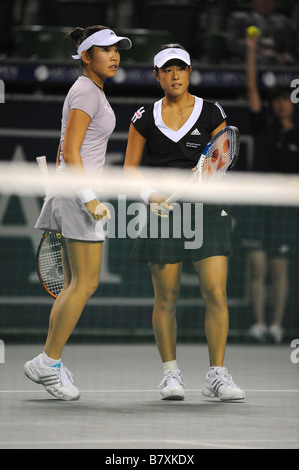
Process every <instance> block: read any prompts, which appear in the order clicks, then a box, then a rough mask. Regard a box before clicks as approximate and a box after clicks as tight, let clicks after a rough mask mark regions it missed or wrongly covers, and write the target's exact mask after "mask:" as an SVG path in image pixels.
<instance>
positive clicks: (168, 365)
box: [163, 360, 178, 374]
mask: <svg viewBox="0 0 299 470" xmlns="http://www.w3.org/2000/svg"><path fill="white" fill-rule="evenodd" d="M163 368H164V374H165V373H166V372H167V371H169V370H176V369H178V365H177V361H176V360H174V361H168V362H163Z"/></svg>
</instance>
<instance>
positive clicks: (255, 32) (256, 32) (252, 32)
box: [246, 26, 261, 38]
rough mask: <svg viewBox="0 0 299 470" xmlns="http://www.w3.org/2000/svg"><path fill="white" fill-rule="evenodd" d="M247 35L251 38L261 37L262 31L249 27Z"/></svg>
mask: <svg viewBox="0 0 299 470" xmlns="http://www.w3.org/2000/svg"><path fill="white" fill-rule="evenodd" d="M246 32H247V35H248V36H249V37H250V38H253V37H254V36H260V35H261V30H260V29H259V28H257V27H256V26H249V27H248V28H247V29H246Z"/></svg>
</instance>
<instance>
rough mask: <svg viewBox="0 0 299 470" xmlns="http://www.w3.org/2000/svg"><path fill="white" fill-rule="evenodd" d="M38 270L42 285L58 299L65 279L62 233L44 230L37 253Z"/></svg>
mask: <svg viewBox="0 0 299 470" xmlns="http://www.w3.org/2000/svg"><path fill="white" fill-rule="evenodd" d="M36 270H37V274H38V278H39V280H40V282H41V285H42V286H43V287H44V288H45V290H46V291H47V292H48V294H50V295H51V296H52V297H54V298H55V299H56V297H57V296H58V295H59V293H60V291H61V289H62V287H63V281H64V279H63V272H62V260H61V234H60V233H54V232H44V234H43V236H42V239H41V241H40V244H39V247H38V249H37V253H36Z"/></svg>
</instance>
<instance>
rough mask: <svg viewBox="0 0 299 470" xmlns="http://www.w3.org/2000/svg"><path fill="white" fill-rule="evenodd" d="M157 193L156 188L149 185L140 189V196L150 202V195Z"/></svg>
mask: <svg viewBox="0 0 299 470" xmlns="http://www.w3.org/2000/svg"><path fill="white" fill-rule="evenodd" d="M153 193H156V190H155V189H153V188H149V187H148V186H147V187H146V188H142V189H141V191H140V197H141V199H142V200H143V201H144V202H145V203H146V204H148V203H149V197H150V195H151V194H153Z"/></svg>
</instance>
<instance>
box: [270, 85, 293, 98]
mask: <svg viewBox="0 0 299 470" xmlns="http://www.w3.org/2000/svg"><path fill="white" fill-rule="evenodd" d="M290 95H291V92H290V89H289V88H287V87H283V86H278V85H277V86H274V87H273V88H270V90H269V91H268V99H269V101H273V100H276V99H277V98H289V99H291V97H290Z"/></svg>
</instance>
